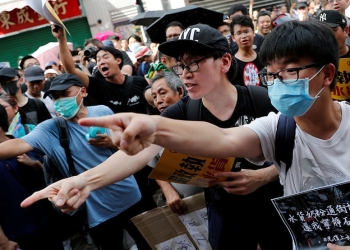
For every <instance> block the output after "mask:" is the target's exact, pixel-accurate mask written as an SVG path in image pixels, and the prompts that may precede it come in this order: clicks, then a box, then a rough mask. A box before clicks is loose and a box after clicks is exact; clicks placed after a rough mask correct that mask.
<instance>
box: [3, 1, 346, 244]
mask: <svg viewBox="0 0 350 250" xmlns="http://www.w3.org/2000/svg"><path fill="white" fill-rule="evenodd" d="M347 7H348V2H347V1H346V0H329V1H324V0H314V1H310V2H295V3H293V4H292V6H291V7H290V11H289V12H288V11H287V7H286V6H284V5H283V6H282V5H281V6H276V5H273V6H271V7H269V8H262V9H260V10H254V2H253V1H251V2H250V6H249V8H246V7H245V6H243V5H240V4H237V5H233V6H232V7H231V8H230V9H229V10H228V12H227V15H224V18H223V21H222V23H221V24H219V25H218V26H217V27H210V26H208V25H205V24H194V25H191V26H188V27H184V25H183V24H182V23H181V20H174V21H173V22H171V23H169V24H168V25H167V27H166V29H165V30H164V37H165V39H166V42H164V43H162V44H155V43H151V44H144V43H143V41H142V39H141V37H140V36H138V35H136V34H133V35H131V36H130V37H128V38H127V39H124V38H121V37H119V36H117V35H115V36H114V35H113V36H110V37H109V38H107V39H106V40H103V41H100V40H98V39H95V38H89V39H87V40H86V41H85V43H84V46H83V48H77V50H74V51H71V50H70V49H69V47H68V44H67V38H66V34H65V30H64V29H63V28H60V27H55V26H52V29H51V32H52V35H53V37H54V38H55V39H57V41H58V43H59V55H58V57H57V58H52V60H50V61H48V62H45V65H41V64H40V62H39V61H38V60H37V59H36V58H34V57H33V56H31V55H26V56H24V57H22V58H21V59H20V60H19V62H18V66H17V67H13V68H8V67H4V68H2V69H0V84H1V89H0V94H1V95H0V159H1V160H0V167H1V168H0V180H1V181H0V199H1V201H2V202H1V203H0V250H14V249H22V250H27V249H38V250H41V249H64V250H68V249H71V248H70V246H69V239H70V237H72V236H74V235H75V234H76V233H77V232H79V231H81V230H82V229H83V228H85V229H87V232H88V236H89V237H91V238H92V240H93V241H94V244H95V245H96V247H97V248H98V249H101V250H111V249H121V250H123V249H124V246H125V244H124V237H123V236H124V234H125V232H128V234H129V235H130V236H131V237H132V239H133V240H134V242H135V245H136V247H137V249H139V250H144V249H147V250H148V249H152V248H151V246H149V245H148V243H147V241H146V240H145V239H144V237H143V236H142V235H141V233H140V232H139V230H138V229H137V228H136V227H135V225H134V224H133V223H132V221H131V218H133V217H134V216H136V215H138V214H141V213H143V212H145V211H149V210H152V209H154V208H156V207H157V204H156V203H155V201H154V199H153V195H154V193H155V192H156V191H157V190H161V191H162V192H163V194H164V199H165V202H166V204H167V205H168V206H169V207H170V208H171V210H172V211H173V212H174V213H176V214H184V213H186V211H187V207H186V204H185V203H184V202H183V200H182V198H184V197H187V196H191V195H193V194H196V193H199V192H203V191H204V194H205V201H206V207H207V213H208V240H209V243H210V245H211V247H212V249H213V250H222V249H228V248H227V246H232V247H231V248H230V249H238V250H241V249H244V250H257V249H261V250H271V249H272V250H273V249H276V250H277V249H278V250H280V249H286V250H288V249H295V248H297V247H298V246H297V245H295V242H294V243H293V239H292V237H291V235H290V232H289V231H288V229H287V228H286V226H285V225H284V224H283V222H282V220H281V218H280V216H279V215H278V213H277V211H276V209H275V208H274V206H273V204H272V202H271V199H273V198H276V197H281V196H283V195H291V194H297V193H299V192H302V191H306V190H309V189H312V188H317V187H321V186H325V185H329V184H335V183H340V182H344V181H347V180H349V178H350V172H349V170H347V164H348V162H349V161H348V158H347V155H348V154H347V153H348V151H347V148H348V147H347V146H346V143H347V141H348V140H347V139H350V138H349V137H350V133H349V131H350V130H349V126H350V124H349V122H350V121H349V119H350V116H349V109H350V107H349V106H348V104H347V102H344V101H348V100H349V97H350V94H349V95H346V94H344V95H343V96H341V95H339V96H338V97H337V98H334V95H332V93H334V92H335V90H340V91H339V92H342V89H343V88H344V87H343V86H342V82H341V81H338V80H339V78H338V77H337V71H338V63H339V58H350V51H349V40H348V39H349V36H348V33H349V22H348V17H347V16H346V13H345V10H346V8H347ZM225 14H226V13H225ZM315 39H316V40H317V41H315ZM325 48H327V49H325ZM344 91H345V90H344ZM283 116H287V117H293V118H294V119H292V120H293V122H294V123H295V124H296V130H295V142H294V149H293V152H291V153H292V155H293V157H292V162H291V167H290V169H289V170H286V168H285V167H284V166H285V163H283V162H282V163H281V162H279V161H278V159H276V153H275V134H276V128H277V124H278V123H279V121H280V119H281V117H283ZM56 117H58V118H56ZM56 119H63V120H64V122H65V124H66V127H67V131H68V135H69V150H70V154H71V159H72V163H71V162H70V158H69V157H68V155H67V151H66V149H65V148H64V147H62V142H61V140H60V136H61V132H62V131H61V130H60V129H59V127H57V125H56ZM199 121H204V122H199ZM96 127H97V128H102V127H106V128H108V129H107V130H105V131H104V132H103V133H98V134H97V136H96V135H92V133H91V129H92V128H96ZM101 131H102V130H101ZM164 148H169V149H172V150H176V151H178V152H182V153H186V154H188V155H197V156H203V157H219V158H225V157H231V156H234V157H236V158H235V161H234V164H233V166H232V171H231V172H222V173H217V174H216V177H223V178H226V179H225V180H224V181H218V184H217V185H216V186H214V187H210V188H204V189H203V188H198V187H194V186H188V185H181V184H175V183H170V182H167V181H164V180H151V179H149V178H148V176H149V174H150V172H151V171H152V169H153V167H154V166H155V165H156V164H157V161H158V160H159V158H160V157H161V155H162V152H163V149H164ZM334 154H336V157H334ZM47 159H50V161H52V162H53V163H55V165H56V166H57V167H58V168H59V171H61V172H63V173H67V176H71V175H70V174H69V173H71V171H70V168H71V165H73V167H74V169H75V172H76V176H72V177H70V178H66V179H62V180H60V181H58V182H56V183H53V184H51V185H46V184H47V183H45V180H46V179H45V175H46V174H47V172H46V171H45V167H46V166H45V164H46V162H47V161H46V160H47ZM303 159H307V160H308V161H307V162H308V163H305V162H306V161H302V160H303ZM326 169H331V170H332V171H333V172H337V173H338V174H337V175H336V176H328V175H327V174H326V173H327V171H328V172H329V170H326ZM310 176H311V177H312V178H311V179H310ZM27 197H28V198H27ZM45 198H48V200H46V199H45ZM22 201H23V202H22ZM21 202H22V203H21ZM51 203H52V204H51ZM20 204H21V206H22V208H20ZM82 206H84V209H86V215H85V217H86V218H85V220H84V225H83V226H82V225H79V226H77V227H75V226H76V225H74V226H72V224H70V223H71V221H70V220H66V219H63V218H66V217H61V216H62V215H61V214H60V213H59V212H57V211H55V210H56V209H57V208H59V209H61V210H62V211H63V212H64V213H68V214H74V211H75V210H77V209H79V208H80V207H82ZM55 207H56V208H55ZM257 208H258V209H257ZM14 211H15V213H14ZM14 225H15V226H14ZM305 240H307V239H305ZM337 243H340V242H333V243H328V244H327V247H328V249H331V250H346V249H350V247H349V246H340V245H339V246H338V245H337ZM325 245H326V243H325ZM311 247H312V246H310V248H311Z"/></svg>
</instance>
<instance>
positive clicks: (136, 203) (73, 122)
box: [0, 74, 150, 250]
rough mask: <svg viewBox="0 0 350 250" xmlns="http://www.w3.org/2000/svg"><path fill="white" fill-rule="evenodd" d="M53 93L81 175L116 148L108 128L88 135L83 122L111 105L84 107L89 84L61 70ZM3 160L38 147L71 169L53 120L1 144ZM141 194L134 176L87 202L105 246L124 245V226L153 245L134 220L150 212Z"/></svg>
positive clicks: (93, 232)
mask: <svg viewBox="0 0 350 250" xmlns="http://www.w3.org/2000/svg"><path fill="white" fill-rule="evenodd" d="M48 95H51V97H52V100H53V101H54V109H55V111H56V112H57V113H58V114H59V115H60V116H61V117H63V118H64V119H65V120H66V124H67V130H68V134H69V138H70V142H69V148H70V151H71V154H72V158H73V162H74V167H75V170H76V172H77V173H82V172H84V171H86V170H88V169H90V168H91V166H95V165H97V164H99V163H101V162H103V161H105V160H106V159H107V158H108V157H110V156H111V155H112V154H113V153H114V152H115V149H116V147H114V146H113V145H112V141H111V139H110V137H109V135H108V134H109V132H107V133H106V134H98V137H96V138H95V139H94V138H90V139H88V141H87V139H86V134H88V133H89V130H90V128H87V127H82V126H80V125H78V123H77V121H78V119H80V118H84V117H85V118H86V117H98V116H103V115H111V114H113V112H112V110H111V109H109V108H108V107H106V106H103V105H100V106H90V107H85V106H84V104H83V99H84V98H85V97H86V96H87V92H86V88H85V87H84V85H83V83H82V82H81V80H80V79H79V77H77V76H75V75H72V74H61V75H59V76H57V77H55V78H54V80H53V81H52V84H51V87H50V89H49V90H48V91H46V93H45V95H44V97H46V96H48ZM1 147H3V148H6V149H5V150H0V151H1V152H0V159H4V158H8V157H12V156H15V155H20V154H24V153H26V152H28V151H30V150H33V149H37V150H40V151H42V152H44V153H45V154H46V155H47V156H48V157H49V158H50V159H51V160H52V161H53V162H57V163H58V162H59V163H60V164H57V166H60V167H61V168H62V169H61V171H68V169H69V167H68V163H67V158H66V154H65V151H64V149H63V148H62V147H61V146H60V139H59V131H58V128H57V126H56V124H55V121H54V120H53V119H50V120H47V121H45V122H42V123H40V124H39V125H38V126H37V127H36V128H35V129H34V130H33V131H32V132H31V133H29V134H28V135H26V136H24V137H22V138H21V139H14V140H10V141H8V142H4V143H2V144H1ZM140 200H141V194H140V190H139V188H138V186H137V183H136V181H135V178H134V177H133V176H131V177H129V178H126V179H124V180H123V181H121V182H118V183H113V184H112V185H109V186H106V187H105V188H103V189H101V192H94V193H93V194H91V195H90V196H89V197H88V198H87V201H86V209H87V221H88V225H89V234H90V236H91V237H92V239H93V240H94V242H95V244H96V245H97V246H98V247H100V249H122V248H123V229H126V230H127V231H128V232H129V234H130V235H131V236H132V237H133V239H134V240H135V242H136V244H137V246H138V249H145V250H148V249H150V248H149V247H148V244H147V242H146V241H145V240H144V239H143V237H142V235H141V234H140V233H139V231H138V230H137V228H136V227H135V226H134V225H133V223H132V222H131V220H130V219H131V218H132V217H134V216H136V215H137V214H140V213H142V212H144V211H145V209H144V206H143V203H142V202H140Z"/></svg>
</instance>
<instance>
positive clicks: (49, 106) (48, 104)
mask: <svg viewBox="0 0 350 250" xmlns="http://www.w3.org/2000/svg"><path fill="white" fill-rule="evenodd" d="M26 96H28V97H29V98H32V99H33V98H36V97H33V96H31V95H30V94H29V93H28V91H27V92H26ZM37 99H39V100H40V101H42V102H43V103H44V104H45V106H46V108H47V110H48V111H49V112H50V115H51V116H52V117H56V113H55V109H54V107H53V101H52V100H51V98H50V97H48V96H47V97H46V98H45V99H44V92H42V91H41V97H40V98H37Z"/></svg>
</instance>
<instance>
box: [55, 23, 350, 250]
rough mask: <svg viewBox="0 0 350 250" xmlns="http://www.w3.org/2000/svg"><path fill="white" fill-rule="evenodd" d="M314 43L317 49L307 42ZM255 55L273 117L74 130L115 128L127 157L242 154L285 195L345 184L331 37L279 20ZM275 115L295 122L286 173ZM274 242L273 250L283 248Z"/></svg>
mask: <svg viewBox="0 0 350 250" xmlns="http://www.w3.org/2000/svg"><path fill="white" fill-rule="evenodd" d="M315 37H317V43H310V41H312V40H314V39H315ZM260 56H261V60H262V62H263V64H264V65H266V69H267V72H265V73H261V79H262V82H263V83H264V84H266V85H268V93H269V96H270V99H271V103H272V104H273V105H274V106H275V108H277V109H278V110H279V111H280V113H278V114H274V113H270V114H269V115H268V116H267V117H263V118H259V119H256V120H255V121H253V122H252V123H250V124H248V125H245V126H243V127H238V128H231V129H221V128H218V127H215V126H212V125H210V124H208V123H199V122H185V121H174V120H170V119H166V118H163V117H156V116H154V117H150V116H141V115H134V114H118V115H115V116H113V117H109V118H100V119H89V120H85V121H84V120H82V121H80V124H82V125H88V126H91V125H95V126H105V127H109V128H112V127H113V128H114V129H115V131H117V133H115V134H114V136H115V137H114V142H115V143H116V144H117V145H119V149H120V150H123V151H124V152H127V153H128V154H136V153H138V155H139V154H142V152H144V151H146V150H147V149H145V150H142V149H144V148H145V147H147V146H149V145H150V144H151V143H156V144H157V145H161V146H163V147H167V148H171V149H172V150H174V151H177V152H181V153H186V154H190V155H198V156H203V157H229V156H240V157H245V158H248V159H250V161H254V162H258V161H262V160H267V161H271V162H274V164H275V167H276V168H277V169H278V172H279V175H280V182H281V183H282V184H283V186H284V194H285V195H294V194H298V193H300V192H303V191H307V190H310V189H313V188H319V187H323V186H326V185H330V184H336V183H342V182H345V181H349V180H350V171H349V141H350V106H349V104H348V103H346V102H335V101H333V100H332V98H331V91H332V90H333V89H334V87H335V80H336V76H337V68H338V61H339V49H338V45H337V41H336V39H335V36H334V32H333V31H332V30H331V29H330V28H329V27H328V26H327V25H326V24H324V23H322V22H318V21H317V22H298V21H294V22H285V23H283V24H281V25H280V26H277V27H276V28H274V29H273V30H272V31H271V34H270V35H269V36H267V37H266V38H265V41H264V43H263V46H262V48H261V53H260ZM281 114H283V115H285V116H290V117H293V118H294V121H295V122H296V130H295V139H294V148H293V155H292V162H291V167H290V168H289V170H288V172H286V168H285V164H284V163H283V162H279V161H277V159H276V154H275V136H276V130H277V123H278V120H279V117H280V116H281ZM121 129H122V131H123V132H121ZM203 135H205V136H203ZM204 145H205V146H204ZM139 151H141V152H139ZM60 198H62V197H60ZM339 241H340V242H339V245H344V244H349V241H348V240H339ZM279 242H281V243H276V245H277V248H275V249H285V247H284V244H283V243H282V241H279ZM322 244H323V247H325V246H326V245H327V247H328V248H329V249H332V250H341V249H342V250H345V249H346V250H348V249H350V247H349V246H336V245H335V244H334V243H333V244H332V243H327V242H323V243H322ZM238 249H240V248H238ZM241 249H245V248H241ZM262 249H263V247H262Z"/></svg>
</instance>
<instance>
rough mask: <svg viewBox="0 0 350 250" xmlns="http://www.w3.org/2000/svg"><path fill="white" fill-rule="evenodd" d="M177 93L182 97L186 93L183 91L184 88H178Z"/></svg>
mask: <svg viewBox="0 0 350 250" xmlns="http://www.w3.org/2000/svg"><path fill="white" fill-rule="evenodd" d="M177 92H178V93H179V95H180V96H181V97H183V96H184V93H185V91H184V90H183V89H182V87H178V88H177Z"/></svg>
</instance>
